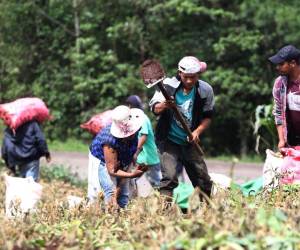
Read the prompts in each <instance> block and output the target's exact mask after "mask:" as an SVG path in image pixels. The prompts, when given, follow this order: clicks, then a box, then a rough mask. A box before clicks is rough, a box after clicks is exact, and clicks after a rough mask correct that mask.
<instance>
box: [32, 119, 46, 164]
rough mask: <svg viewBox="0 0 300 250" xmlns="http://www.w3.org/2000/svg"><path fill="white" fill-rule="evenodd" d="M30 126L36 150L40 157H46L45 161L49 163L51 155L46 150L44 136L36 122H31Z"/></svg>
mask: <svg viewBox="0 0 300 250" xmlns="http://www.w3.org/2000/svg"><path fill="white" fill-rule="evenodd" d="M31 126H32V127H33V130H34V135H35V143H36V146H37V149H38V151H39V152H40V153H41V155H42V156H45V157H46V161H47V162H48V163H49V162H50V161H51V155H50V152H49V149H48V145H47V142H46V139H45V135H44V133H43V131H42V129H41V128H40V126H39V124H38V123H37V122H33V123H32V125H31Z"/></svg>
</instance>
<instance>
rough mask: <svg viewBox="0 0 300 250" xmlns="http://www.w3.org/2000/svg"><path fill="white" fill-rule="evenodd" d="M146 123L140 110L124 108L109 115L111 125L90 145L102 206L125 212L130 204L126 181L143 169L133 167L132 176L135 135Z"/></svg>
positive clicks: (139, 174) (138, 175)
mask: <svg viewBox="0 0 300 250" xmlns="http://www.w3.org/2000/svg"><path fill="white" fill-rule="evenodd" d="M144 120H145V115H144V112H143V111H142V110H140V109H135V108H132V109H130V108H129V107H127V106H125V105H121V106H117V107H116V108H115V109H114V110H113V112H112V124H110V125H108V126H106V127H105V128H103V129H102V130H101V131H100V132H99V133H98V134H97V136H96V137H95V139H94V140H93V141H92V144H91V145H90V152H91V154H92V156H93V157H95V158H97V159H98V160H99V169H98V177H99V183H100V186H101V188H102V190H103V192H104V200H105V203H106V204H108V205H111V206H113V207H116V206H117V205H119V206H120V207H121V208H124V207H125V206H126V205H127V203H128V200H129V182H128V179H129V178H136V177H140V176H142V175H143V173H144V172H145V171H146V168H145V167H143V166H140V165H138V166H136V168H135V169H134V170H133V172H130V171H129V169H128V168H129V165H130V164H131V163H132V161H133V156H134V154H135V152H136V149H137V145H138V131H139V129H140V128H141V126H142V124H143V122H144Z"/></svg>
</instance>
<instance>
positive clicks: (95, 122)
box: [80, 109, 112, 135]
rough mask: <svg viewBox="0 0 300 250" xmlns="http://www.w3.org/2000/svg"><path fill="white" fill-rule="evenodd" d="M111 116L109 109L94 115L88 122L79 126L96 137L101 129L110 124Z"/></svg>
mask: <svg viewBox="0 0 300 250" xmlns="http://www.w3.org/2000/svg"><path fill="white" fill-rule="evenodd" d="M111 114H112V110H110V109H109V110H107V111H104V112H102V113H100V114H97V115H94V116H92V118H91V119H90V120H88V121H87V122H85V123H83V124H81V125H80V127H81V128H83V129H86V130H87V131H88V132H90V133H91V134H93V135H96V134H98V133H99V132H100V131H101V129H103V128H104V127H106V126H107V125H108V124H110V123H111V122H112V120H111Z"/></svg>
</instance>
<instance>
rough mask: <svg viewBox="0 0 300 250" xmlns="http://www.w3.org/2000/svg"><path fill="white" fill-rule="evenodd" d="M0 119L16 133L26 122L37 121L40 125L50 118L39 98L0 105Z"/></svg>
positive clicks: (21, 99) (22, 99) (28, 98)
mask: <svg viewBox="0 0 300 250" xmlns="http://www.w3.org/2000/svg"><path fill="white" fill-rule="evenodd" d="M0 118H1V119H2V120H3V121H4V123H5V125H7V126H8V127H10V128H11V129H12V130H13V131H16V129H17V128H18V127H20V126H21V125H22V124H24V123H26V122H29V121H32V120H37V121H38V122H40V123H41V122H43V121H45V120H48V119H50V118H51V116H50V114H49V110H48V108H47V106H46V104H45V103H44V102H43V101H42V100H41V99H40V98H37V97H27V98H20V99H17V100H15V101H13V102H9V103H4V104H0Z"/></svg>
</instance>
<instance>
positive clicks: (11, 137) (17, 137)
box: [2, 121, 51, 181]
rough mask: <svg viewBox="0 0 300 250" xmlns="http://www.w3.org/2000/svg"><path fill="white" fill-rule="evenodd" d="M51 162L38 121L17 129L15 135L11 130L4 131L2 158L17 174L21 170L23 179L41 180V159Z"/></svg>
mask: <svg viewBox="0 0 300 250" xmlns="http://www.w3.org/2000/svg"><path fill="white" fill-rule="evenodd" d="M42 156H45V157H46V160H47V162H50V161H51V157H50V153H49V150H48V146H47V142H46V139H45V136H44V134H43V132H42V130H41V128H40V125H39V123H38V122H37V121H29V122H27V123H24V124H23V125H21V126H20V127H18V128H17V130H16V132H15V133H14V132H13V131H12V130H11V129H10V128H6V129H5V131H4V138H3V144H2V158H3V159H4V161H5V164H6V166H7V167H8V168H9V169H11V171H12V172H14V173H16V167H18V168H19V172H20V175H21V177H24V178H25V177H29V176H32V178H33V179H34V180H35V181H38V179H39V171H40V158H41V157H42Z"/></svg>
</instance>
